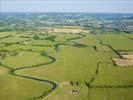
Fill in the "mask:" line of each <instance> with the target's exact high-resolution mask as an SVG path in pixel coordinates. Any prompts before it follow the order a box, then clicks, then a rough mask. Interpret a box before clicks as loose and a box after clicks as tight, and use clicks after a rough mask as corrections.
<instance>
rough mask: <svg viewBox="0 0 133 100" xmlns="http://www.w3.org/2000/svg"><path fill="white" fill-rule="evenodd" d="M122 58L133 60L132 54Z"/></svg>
mask: <svg viewBox="0 0 133 100" xmlns="http://www.w3.org/2000/svg"><path fill="white" fill-rule="evenodd" d="M122 57H123V58H125V59H130V60H133V54H130V55H122Z"/></svg>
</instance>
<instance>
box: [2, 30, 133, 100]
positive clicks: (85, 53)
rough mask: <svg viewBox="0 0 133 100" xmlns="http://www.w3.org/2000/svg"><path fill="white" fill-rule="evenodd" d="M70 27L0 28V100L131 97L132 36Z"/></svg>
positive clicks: (82, 99) (129, 99)
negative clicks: (48, 30)
mask: <svg viewBox="0 0 133 100" xmlns="http://www.w3.org/2000/svg"><path fill="white" fill-rule="evenodd" d="M71 30H74V29H73V28H71V29H69V30H67V29H64V30H58V29H56V31H57V32H56V33H55V34H52V35H51V34H39V33H34V34H26V33H19V32H0V100H118V99H121V100H133V96H132V94H133V77H132V76H133V65H131V66H120V65H117V64H116V63H115V62H114V61H113V58H117V59H124V58H122V54H126V55H129V54H130V55H132V54H133V46H132V45H133V38H132V35H131V34H126V33H122V34H113V33H111V34H95V35H94V34H90V33H89V32H88V33H87V32H80V33H73V34H70V33H67V32H66V33H62V34H61V33H59V34H58V32H59V31H60V32H62V31H71ZM79 30H80V29H79ZM79 30H78V31H79ZM74 32H75V31H74Z"/></svg>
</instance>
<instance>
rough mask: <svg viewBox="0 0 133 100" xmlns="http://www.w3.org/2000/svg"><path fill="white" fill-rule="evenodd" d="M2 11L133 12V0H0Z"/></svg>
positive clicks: (0, 9) (0, 10)
mask: <svg viewBox="0 0 133 100" xmlns="http://www.w3.org/2000/svg"><path fill="white" fill-rule="evenodd" d="M0 12H99V13H100V12H108V13H109V12H114V13H115V12H117V13H133V0H0Z"/></svg>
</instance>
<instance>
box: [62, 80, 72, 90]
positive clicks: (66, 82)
mask: <svg viewBox="0 0 133 100" xmlns="http://www.w3.org/2000/svg"><path fill="white" fill-rule="evenodd" d="M64 86H71V84H70V82H68V81H63V82H61V83H60V87H61V88H62V87H64Z"/></svg>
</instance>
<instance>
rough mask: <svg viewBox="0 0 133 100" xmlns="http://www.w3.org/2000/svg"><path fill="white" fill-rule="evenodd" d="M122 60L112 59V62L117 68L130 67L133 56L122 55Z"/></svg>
mask: <svg viewBox="0 0 133 100" xmlns="http://www.w3.org/2000/svg"><path fill="white" fill-rule="evenodd" d="M122 57H123V59H118V58H113V61H114V62H115V63H116V64H117V65H119V66H132V65H133V54H130V55H129V54H128V55H122Z"/></svg>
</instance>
